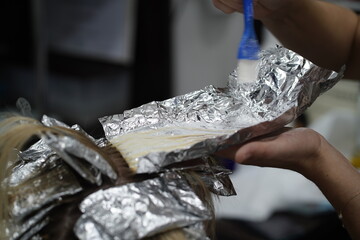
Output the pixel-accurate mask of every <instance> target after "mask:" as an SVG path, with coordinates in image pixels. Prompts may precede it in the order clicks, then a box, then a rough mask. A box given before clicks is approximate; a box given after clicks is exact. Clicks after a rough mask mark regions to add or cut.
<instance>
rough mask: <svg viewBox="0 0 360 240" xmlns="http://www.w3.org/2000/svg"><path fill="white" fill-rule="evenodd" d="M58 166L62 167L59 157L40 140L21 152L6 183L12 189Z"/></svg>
mask: <svg viewBox="0 0 360 240" xmlns="http://www.w3.org/2000/svg"><path fill="white" fill-rule="evenodd" d="M58 165H61V160H60V159H59V156H58V155H56V153H55V152H54V151H53V150H52V149H51V148H50V147H49V146H48V145H46V144H45V143H44V141H43V140H39V141H37V142H36V143H35V144H33V145H32V146H30V147H29V148H28V149H26V150H25V151H23V152H19V154H18V159H17V161H16V163H15V164H14V166H13V167H12V169H11V174H10V175H9V177H8V179H7V180H6V183H7V184H8V186H10V187H14V186H17V185H20V184H22V183H24V182H25V181H26V180H28V179H30V178H33V177H36V176H38V175H41V174H43V173H45V172H46V171H48V170H49V169H52V168H54V167H56V166H58Z"/></svg>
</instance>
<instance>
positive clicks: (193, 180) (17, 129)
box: [0, 114, 215, 240]
mask: <svg viewBox="0 0 360 240" xmlns="http://www.w3.org/2000/svg"><path fill="white" fill-rule="evenodd" d="M46 133H51V134H55V135H64V136H71V137H73V138H76V139H77V140H78V141H79V142H81V143H82V144H84V145H85V146H87V147H89V148H91V149H92V150H94V151H96V152H97V153H98V154H100V155H101V156H102V157H103V158H104V159H105V160H106V161H107V162H108V163H109V164H110V166H111V167H112V168H113V170H114V171H115V172H116V173H117V176H118V177H117V179H116V180H115V181H112V180H110V179H109V178H107V177H106V176H103V183H102V184H101V185H100V186H97V185H94V184H90V183H88V182H87V181H85V180H84V179H82V178H80V177H78V180H79V182H80V184H81V185H82V187H83V189H84V190H83V191H81V192H80V193H77V194H75V195H72V196H68V197H63V198H62V200H61V202H60V203H61V204H59V205H57V206H56V207H55V208H53V209H52V210H51V211H50V212H49V214H48V216H49V217H50V218H49V219H50V220H49V222H48V224H47V225H46V226H45V227H44V228H43V229H42V230H41V231H40V232H39V234H40V236H41V237H42V238H43V239H59V240H63V239H64V240H65V239H66V240H68V239H77V238H76V236H75V234H74V232H73V227H74V224H75V223H76V221H77V219H78V218H79V217H80V215H81V212H80V210H79V208H78V206H79V204H80V202H81V201H82V200H83V199H84V198H85V197H86V196H88V195H89V194H91V193H93V192H95V191H97V190H99V189H105V188H109V187H111V186H117V185H123V184H126V183H131V182H137V181H142V180H145V179H147V178H149V177H151V176H147V175H144V174H142V175H137V174H135V173H134V172H133V171H132V170H131V169H130V168H129V166H128V164H127V163H126V161H125V160H124V158H123V157H122V156H121V153H120V152H119V151H118V150H117V149H116V148H115V147H112V146H111V145H107V146H105V147H98V146H97V145H96V144H95V143H94V142H93V141H92V140H90V139H89V138H88V137H87V136H86V135H84V134H82V133H81V132H79V131H76V130H72V129H70V128H65V127H60V126H52V127H48V126H44V125H43V124H42V123H40V122H39V121H38V120H36V119H34V118H30V117H25V116H20V115H16V114H6V115H4V114H3V115H2V116H0V153H1V154H0V183H3V182H4V180H5V179H6V177H7V176H8V175H9V173H10V172H11V168H12V167H11V166H13V165H14V163H15V161H16V160H17V153H18V151H21V150H24V149H26V147H28V146H29V144H30V143H32V142H33V141H34V139H39V138H41V136H42V135H44V134H46ZM9 166H10V167H9ZM182 174H184V176H185V178H186V179H187V180H188V182H189V184H190V186H191V187H192V189H193V190H194V192H195V193H196V194H197V195H198V196H199V198H200V199H201V200H202V201H203V203H204V204H205V205H206V206H207V207H208V209H209V210H210V212H211V214H212V216H214V209H213V203H212V197H211V194H210V191H209V190H208V189H207V187H206V186H205V184H204V182H203V181H202V180H201V178H200V177H199V176H198V174H197V173H195V172H193V171H184V172H183V173H182ZM26 183H27V182H25V183H24V184H25V185H26ZM24 184H21V186H24ZM21 186H19V187H21ZM0 187H1V192H0V239H6V235H5V226H4V224H3V223H5V222H6V221H7V220H9V217H10V216H9V212H8V211H9V210H8V204H9V195H8V187H7V186H6V184H1V185H0ZM213 224H214V221H211V220H210V221H205V222H204V227H205V229H206V232H207V235H208V236H209V237H211V238H212V237H213V236H214V232H213V231H214V229H215V228H214V225H213ZM146 239H151V240H158V239H160V240H172V239H174V240H175V239H184V240H185V239H186V237H185V234H184V232H183V231H182V230H181V229H175V230H171V231H168V232H164V233H160V234H157V235H156V236H152V237H148V238H146Z"/></svg>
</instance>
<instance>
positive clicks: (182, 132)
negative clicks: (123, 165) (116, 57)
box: [100, 47, 344, 173]
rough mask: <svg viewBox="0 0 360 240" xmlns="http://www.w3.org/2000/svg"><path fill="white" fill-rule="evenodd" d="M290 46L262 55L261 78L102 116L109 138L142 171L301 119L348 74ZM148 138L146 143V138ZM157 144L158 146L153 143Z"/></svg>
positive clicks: (232, 80) (231, 82)
mask: <svg viewBox="0 0 360 240" xmlns="http://www.w3.org/2000/svg"><path fill="white" fill-rule="evenodd" d="M343 70H344V69H342V70H341V72H339V73H336V72H333V71H331V70H327V69H323V68H320V67H318V66H316V65H315V64H313V63H312V62H310V61H308V60H307V59H305V58H303V57H302V56H300V55H298V54H296V53H295V52H292V51H290V50H288V49H286V48H283V47H276V48H273V49H270V50H268V51H264V52H262V54H261V58H260V65H259V75H258V79H257V81H256V82H252V83H241V82H238V81H237V76H236V71H234V72H233V73H232V74H231V75H230V77H229V81H228V86H227V87H225V88H215V87H213V86H208V87H205V88H204V89H201V90H198V91H194V92H191V93H188V94H184V95H181V96H177V97H174V98H171V99H167V100H165V101H156V102H150V103H148V104H144V105H142V106H140V107H137V108H134V109H131V110H127V111H125V112H124V113H123V114H117V115H113V116H106V117H103V118H100V122H101V124H102V126H103V129H104V132H105V136H106V138H107V139H108V140H109V141H110V142H111V143H112V144H113V145H114V146H115V147H117V148H118V150H119V151H120V152H122V153H124V158H125V159H126V161H127V162H128V163H129V165H130V166H131V168H132V169H133V170H134V171H135V172H137V173H148V172H157V171H159V170H161V169H162V168H164V167H165V166H167V165H169V164H172V163H177V162H182V161H185V160H189V159H195V158H198V157H201V156H204V155H210V154H212V153H214V152H215V151H218V150H220V149H223V148H227V147H229V146H232V145H233V144H239V143H243V142H245V141H248V140H250V139H252V138H254V137H256V136H260V135H264V134H267V133H270V132H272V131H274V130H276V129H279V128H281V127H283V126H285V125H286V124H288V123H290V122H291V121H293V120H294V119H295V118H296V117H297V116H299V115H300V114H302V113H303V112H304V110H305V109H306V108H307V107H308V106H310V105H311V104H312V103H313V102H314V100H315V99H316V98H317V97H318V96H319V95H320V94H321V93H323V92H325V91H327V90H328V89H329V88H331V87H332V86H333V85H334V84H335V83H336V82H337V81H338V80H339V79H341V78H342V76H343ZM139 139H143V141H139ZM151 143H154V144H153V145H152V146H157V147H154V148H153V147H152V148H148V146H149V145H151Z"/></svg>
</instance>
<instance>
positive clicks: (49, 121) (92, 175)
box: [42, 115, 117, 185]
mask: <svg viewBox="0 0 360 240" xmlns="http://www.w3.org/2000/svg"><path fill="white" fill-rule="evenodd" d="M42 122H43V123H44V125H46V126H60V127H64V128H69V127H68V126H67V125H66V124H64V123H62V122H60V121H58V120H56V119H54V118H50V117H47V116H46V115H45V116H43V118H42ZM72 129H74V130H77V131H80V132H81V133H83V134H84V135H85V136H87V137H88V138H89V139H90V140H92V141H94V142H95V139H94V138H93V137H91V136H90V135H89V134H87V133H86V132H85V131H84V130H82V129H81V127H80V126H79V125H74V126H72ZM43 140H44V141H45V143H46V144H47V145H48V146H50V147H51V148H52V149H53V150H54V151H55V152H56V153H57V154H58V155H59V156H61V157H62V158H63V159H64V161H66V162H67V163H68V164H69V165H70V166H71V167H73V168H74V169H75V170H76V171H77V172H78V173H79V174H80V175H81V176H82V177H84V178H85V179H87V180H89V181H90V182H92V183H96V184H98V185H100V184H101V178H100V175H99V174H98V171H96V170H95V171H94V170H93V169H89V166H87V165H85V164H82V163H81V162H80V161H78V160H77V159H75V158H74V157H72V156H75V157H77V158H81V159H84V160H86V161H87V162H88V163H90V164H91V166H94V167H96V168H97V169H98V170H99V171H100V172H101V173H103V174H104V175H106V176H108V177H109V178H111V179H116V177H117V175H116V173H115V171H114V170H113V169H112V167H111V166H110V165H109V164H108V162H107V161H106V160H105V159H104V158H103V156H101V154H99V153H98V152H96V151H95V150H93V149H91V148H90V147H87V146H85V145H84V144H82V143H81V142H80V141H78V140H77V139H75V138H74V137H71V136H58V135H54V134H50V133H48V134H47V135H46V136H44V137H43Z"/></svg>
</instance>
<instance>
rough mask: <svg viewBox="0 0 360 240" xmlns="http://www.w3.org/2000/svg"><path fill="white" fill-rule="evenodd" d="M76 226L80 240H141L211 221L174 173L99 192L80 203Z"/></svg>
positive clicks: (183, 180) (197, 199)
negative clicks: (96, 238)
mask: <svg viewBox="0 0 360 240" xmlns="http://www.w3.org/2000/svg"><path fill="white" fill-rule="evenodd" d="M80 210H81V211H82V212H83V214H82V216H81V217H80V219H79V220H78V222H77V223H76V226H75V233H76V235H77V237H78V238H79V239H81V240H90V239H92V236H105V238H103V239H124V240H126V239H129V240H130V239H140V238H143V237H148V236H152V235H155V234H157V233H160V232H164V231H167V230H171V229H176V228H182V227H186V226H191V225H193V224H196V223H199V222H202V221H204V220H208V219H210V218H211V214H210V212H209V210H208V209H207V208H206V207H205V206H204V204H203V202H202V201H201V200H200V199H199V198H198V197H197V195H196V194H195V193H194V191H193V190H192V189H191V188H190V186H189V185H188V183H187V181H186V180H185V179H184V178H183V177H181V175H178V174H176V173H165V174H163V175H162V176H161V177H158V178H154V179H149V180H145V181H142V182H138V183H129V184H126V185H123V186H119V187H112V188H109V189H106V190H99V191H97V192H95V193H93V194H91V195H89V196H88V197H87V198H85V199H84V200H83V201H82V203H81V204H80Z"/></svg>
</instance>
